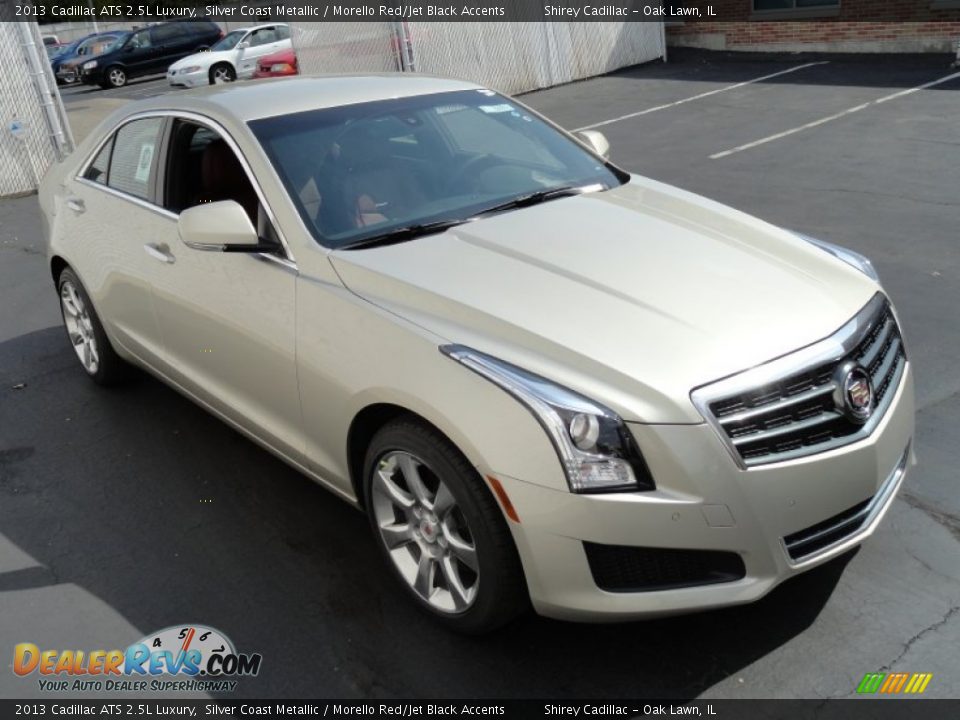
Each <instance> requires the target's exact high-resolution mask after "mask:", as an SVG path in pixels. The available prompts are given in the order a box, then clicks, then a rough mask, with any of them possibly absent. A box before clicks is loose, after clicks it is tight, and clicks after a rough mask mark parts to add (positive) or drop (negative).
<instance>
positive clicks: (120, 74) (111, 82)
mask: <svg viewBox="0 0 960 720" xmlns="http://www.w3.org/2000/svg"><path fill="white" fill-rule="evenodd" d="M126 84H127V71H126V70H124V69H123V68H122V67H120V66H119V65H113V66H111V67H108V68H107V69H106V70H105V71H104V73H103V86H104V87H105V88H122V87H123V86H124V85H126Z"/></svg>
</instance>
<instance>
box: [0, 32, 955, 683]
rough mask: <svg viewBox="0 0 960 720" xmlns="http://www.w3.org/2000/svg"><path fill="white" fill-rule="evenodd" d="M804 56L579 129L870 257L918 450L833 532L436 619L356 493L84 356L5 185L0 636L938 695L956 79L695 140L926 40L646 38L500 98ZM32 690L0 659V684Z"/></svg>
mask: <svg viewBox="0 0 960 720" xmlns="http://www.w3.org/2000/svg"><path fill="white" fill-rule="evenodd" d="M819 60H827V61H828V62H827V63H826V64H821V65H816V66H813V67H809V68H806V69H803V70H798V71H796V72H791V73H789V74H785V75H782V76H779V77H777V78H774V79H771V80H769V81H764V82H758V83H754V84H750V85H745V86H742V87H739V88H735V89H730V90H725V91H723V92H721V93H717V94H714V95H711V96H709V97H705V98H703V99H699V100H694V101H691V102H689V103H685V104H682V105H678V106H675V107H669V108H666V109H663V110H658V111H655V112H649V113H647V114H644V115H639V116H636V117H632V118H629V119H626V120H623V121H620V122H615V123H611V124H609V125H606V126H604V127H603V128H602V129H603V132H605V133H606V135H607V137H608V138H609V139H610V141H611V145H612V148H613V158H614V160H615V161H617V162H618V163H619V164H620V165H622V166H624V167H626V168H628V169H630V170H633V171H635V172H638V173H642V174H645V175H649V176H651V177H654V178H657V179H659V180H663V181H666V182H669V183H673V184H676V185H678V186H681V187H683V188H686V189H688V190H692V191H694V192H698V193H701V194H703V195H706V196H708V197H710V198H713V199H716V200H719V201H721V202H724V203H727V204H729V205H732V206H734V207H737V208H740V209H742V210H745V211H747V212H750V213H753V214H755V215H758V216H760V217H762V218H764V219H766V220H769V221H771V222H774V223H777V224H779V225H782V226H785V227H790V228H794V229H797V230H800V231H802V232H805V233H808V234H811V235H816V236H820V237H823V238H824V239H827V240H831V241H834V242H837V243H840V244H843V245H848V246H850V247H853V248H855V249H857V250H859V251H861V252H864V253H865V254H867V255H869V256H871V257H872V258H873V259H874V262H875V264H876V266H877V268H878V269H879V272H880V274H881V276H882V278H883V280H884V283H885V286H886V288H887V290H888V292H889V294H890V295H891V297H892V298H893V300H894V301H895V302H896V304H897V306H898V308H899V311H900V315H901V318H902V321H903V327H904V332H905V336H906V340H907V343H908V351H909V353H910V359H911V361H912V362H913V364H914V367H915V373H916V380H917V397H918V403H919V405H918V414H917V437H916V445H915V449H916V454H917V457H918V459H919V464H918V465H917V466H916V467H915V468H914V469H913V470H912V471H911V473H910V474H909V476H908V479H907V481H906V483H905V486H904V488H903V490H902V492H901V494H900V496H899V498H898V499H897V501H896V502H895V503H894V505H893V507H892V508H891V511H890V513H889V514H888V515H887V517H886V519H885V521H884V523H883V525H882V526H881V528H880V529H879V530H878V532H877V533H876V535H875V536H874V537H873V538H872V539H871V540H870V541H869V542H867V543H866V544H865V545H864V546H863V547H862V548H860V549H859V550H858V551H855V552H853V553H850V554H848V555H846V556H844V557H843V558H840V559H838V560H837V561H835V562H832V563H830V564H828V565H826V566H824V567H821V568H819V569H816V570H814V571H811V572H809V573H807V574H805V575H802V576H800V577H798V578H795V579H794V580H792V581H790V582H788V583H785V584H784V585H782V586H781V587H779V588H778V589H777V590H775V591H774V592H773V593H771V594H770V595H769V596H767V597H766V598H764V599H763V600H762V601H760V602H758V603H756V604H754V605H750V606H745V607H740V608H734V609H730V610H724V611H719V612H712V613H706V614H700V615H691V616H686V617H681V618H676V619H669V620H659V621H655V622H647V623H631V624H627V625H614V626H584V625H574V624H567V623H560V622H554V621H548V620H544V619H540V618H536V617H532V616H531V617H526V618H524V619H522V620H521V621H519V622H518V623H516V624H515V625H513V626H511V627H510V628H508V629H507V630H505V631H503V632H501V633H498V634H495V635H492V636H490V637H485V638H479V639H467V638H462V637H458V636H455V635H451V634H449V633H447V632H445V631H443V630H441V629H439V628H437V627H435V626H434V625H432V624H431V623H430V622H429V621H428V620H426V619H425V618H423V617H421V615H420V614H419V613H418V612H417V611H415V610H414V609H413V608H411V607H410V605H409V604H408V603H407V602H406V600H405V598H404V597H403V596H402V594H401V593H400V591H399V589H398V588H395V587H394V586H393V584H392V582H391V580H390V578H389V577H387V575H386V574H385V573H384V572H383V571H382V568H381V566H380V565H379V564H378V558H377V556H376V554H375V550H374V547H373V544H372V542H371V541H370V540H369V539H368V535H367V527H366V525H365V522H364V519H363V518H362V517H361V516H360V514H359V513H357V512H356V511H354V510H352V509H350V508H349V507H348V506H347V505H345V504H344V503H342V502H341V501H339V500H337V499H336V498H335V497H333V496H332V495H330V494H328V493H326V492H325V491H324V490H322V489H321V488H319V487H316V486H314V485H313V484H311V483H310V482H309V481H307V480H306V479H304V478H302V477H300V476H299V475H298V474H297V473H296V472H294V471H293V470H291V469H289V468H287V467H286V466H285V465H283V464H282V463H281V462H279V461H277V460H275V459H274V458H272V457H271V456H270V455H268V454H266V453H265V452H263V451H262V450H260V449H259V448H257V447H256V446H254V445H253V444H251V443H249V442H248V441H246V440H245V439H243V438H241V437H240V436H239V435H237V434H236V433H234V432H233V431H231V430H230V429H229V428H227V427H226V426H224V425H223V424H221V423H219V422H218V421H216V420H214V419H213V418H212V417H210V416H209V415H207V414H205V413H204V412H203V411H202V410H200V409H199V408H198V407H196V406H194V405H192V404H191V403H190V402H188V401H186V400H184V399H183V398H181V397H180V396H178V395H177V394H176V393H175V392H173V391H172V390H170V389H168V388H166V387H164V386H163V385H161V384H159V383H158V382H156V381H154V380H152V379H150V378H146V377H142V378H139V379H138V380H137V381H135V382H134V383H133V384H132V385H131V386H129V387H126V388H124V389H120V390H112V391H104V390H101V389H98V388H95V387H93V386H92V385H91V384H90V383H88V382H87V381H86V379H85V378H84V377H83V375H82V371H81V370H80V368H79V366H78V365H77V364H76V362H75V359H74V357H73V355H72V352H71V350H70V349H69V347H68V346H67V343H66V339H65V337H64V334H63V331H62V329H61V328H60V325H59V316H58V310H57V303H56V296H55V293H54V290H53V286H52V283H51V279H50V274H49V271H48V269H47V267H46V264H45V260H44V257H43V255H42V240H41V237H40V232H41V228H40V221H39V218H38V215H37V209H36V199H35V198H34V197H27V198H21V199H16V200H4V201H0V300H2V307H3V311H2V314H0V652H2V653H5V654H7V657H8V658H9V657H10V656H11V650H12V645H13V644H14V643H15V642H20V641H26V640H29V641H31V642H36V643H37V644H39V645H45V646H48V647H57V648H65V647H72V648H103V647H107V648H111V647H124V646H125V645H126V644H128V643H130V642H132V641H134V640H136V639H137V638H139V637H140V636H141V635H144V634H146V633H147V632H150V631H153V630H157V629H160V628H163V627H166V626H169V625H173V624H180V623H184V622H199V623H206V624H209V625H212V626H214V627H217V628H220V629H222V630H223V631H224V632H226V633H227V634H228V635H229V636H230V637H231V638H232V639H233V641H234V642H235V644H236V645H237V646H238V648H240V649H241V650H243V651H248V652H260V653H262V654H263V656H264V662H263V670H262V672H261V675H260V676H259V677H257V678H256V679H251V680H249V681H247V682H244V683H242V684H241V686H240V688H239V689H238V691H237V693H236V694H237V695H238V696H244V697H277V698H279V697H316V696H340V697H374V696H394V697H465V696H480V697H538V696H539V697H548V698H556V699H560V698H564V697H608V698H614V697H637V698H641V697H648V698H657V697H661V698H662V697H672V698H693V697H700V698H760V697H779V698H794V697H802V698H826V697H850V696H852V695H853V694H854V690H855V688H856V685H857V684H858V682H859V681H860V679H861V678H862V677H863V675H864V673H866V672H875V671H883V670H895V671H905V672H931V673H933V674H934V678H933V680H932V682H931V683H930V685H929V687H928V690H927V693H926V694H927V695H928V696H932V697H960V662H958V660H960V651H958V647H960V612H958V611H960V552H958V550H960V493H958V492H957V468H958V467H960V442H958V439H960V436H958V432H957V428H958V427H960V363H958V362H957V359H958V358H960V315H958V312H957V309H958V298H960V253H958V249H957V231H958V227H960V210H958V205H960V203H958V195H957V192H958V177H960V176H958V174H957V158H958V155H957V151H958V149H960V125H958V124H957V122H956V118H957V115H958V112H960V92H958V91H960V81H958V80H953V81H950V82H945V83H943V84H940V85H938V86H936V87H932V88H929V89H925V90H920V91H917V92H914V93H911V94H909V95H905V96H903V97H899V98H897V99H894V100H891V101H890V102H885V103H883V104H877V105H871V106H870V107H869V108H868V109H866V110H864V111H862V112H858V113H857V114H854V115H850V116H848V117H843V118H841V119H838V120H836V121H831V122H828V123H825V124H822V125H819V126H816V127H813V128H811V129H809V130H804V131H802V132H796V133H794V134H791V135H789V136H788V137H784V138H782V139H779V140H775V141H772V142H768V143H765V144H763V145H760V146H758V147H754V148H752V149H749V150H745V151H743V152H738V153H736V154H733V155H730V156H727V157H723V158H720V159H711V158H710V156H711V155H712V154H715V153H717V152H718V151H723V150H726V149H728V148H733V147H737V146H740V145H743V144H747V143H750V142H752V141H754V140H756V139H758V138H765V137H768V136H771V135H774V134H776V133H779V132H782V131H784V130H786V129H788V128H793V127H796V126H801V125H804V124H806V123H810V122H812V121H815V120H817V119H819V118H823V117H826V116H829V115H833V114H836V113H838V112H840V111H841V110H843V109H844V108H848V107H851V106H855V105H859V104H862V103H865V102H869V101H871V100H874V99H877V98H879V97H883V96H885V95H889V94H891V93H894V92H897V91H900V90H906V89H910V88H913V87H916V86H918V85H921V84H923V83H927V82H930V81H932V80H935V79H937V78H939V77H941V76H945V75H947V74H949V73H950V72H951V71H950V70H949V68H948V65H949V62H950V58H948V57H945V56H903V57H871V56H850V57H843V56H819V55H818V56H811V57H808V56H804V55H745V54H744V55H737V54H725V53H707V52H699V51H679V50H671V54H670V62H669V63H667V64H661V63H652V64H648V65H644V66H641V67H637V68H632V69H629V70H626V71H623V72H619V73H615V74H613V75H610V76H606V77H602V78H596V79H593V80H590V81H586V82H581V83H575V84H572V85H568V86H564V87H559V88H554V89H551V90H547V91H542V92H538V93H532V94H529V95H527V96H525V97H524V98H523V99H524V101H525V102H527V103H529V104H531V105H532V106H533V107H535V108H536V109H538V110H540V111H542V112H544V113H546V114H547V115H548V116H550V117H551V118H553V119H554V120H556V121H557V122H559V123H560V124H562V125H564V126H566V127H571V128H574V127H582V126H584V125H588V124H592V123H597V122H602V121H604V120H607V119H610V118H614V117H619V116H622V115H628V114H631V113H636V112H639V111H642V110H644V109H645V108H651V107H655V106H660V105H664V104H669V103H673V102H675V101H677V100H681V99H684V98H689V97H692V96H695V95H698V94H700V93H704V92H708V91H711V90H716V89H720V88H725V87H727V86H729V85H733V84H736V83H740V82H743V81H745V80H749V79H751V78H756V77H760V76H764V75H768V74H771V73H775V72H778V71H780V70H785V69H788V68H792V67H795V66H797V65H801V64H803V63H807V62H812V61H819ZM152 84H154V85H156V87H157V92H162V91H165V90H166V88H165V87H164V86H163V84H162V83H152ZM149 85H151V83H141V84H138V86H137V93H138V95H143V94H145V93H146V92H147V91H146V90H145V89H144V88H147V87H148V86H149ZM113 99H114V100H116V99H117V98H116V97H113ZM83 102H84V103H85V105H86V107H90V103H92V102H93V100H90V99H89V98H87V97H86V96H84V98H83ZM69 106H70V103H68V108H69ZM703 300H704V302H709V300H710V299H709V298H704V299H703ZM758 302H762V298H758ZM210 500H212V502H201V501H210ZM8 662H9V661H8ZM38 694H39V691H38V689H37V686H36V681H35V680H22V679H19V678H15V677H14V676H13V675H12V673H10V672H0V695H2V696H4V697H28V696H36V695H38Z"/></svg>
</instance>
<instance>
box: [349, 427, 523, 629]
mask: <svg viewBox="0 0 960 720" xmlns="http://www.w3.org/2000/svg"><path fill="white" fill-rule="evenodd" d="M364 468H365V469H364V478H365V488H364V489H365V493H366V500H367V511H368V515H369V518H370V524H371V527H372V529H373V534H374V537H375V538H376V540H377V544H378V545H379V547H380V549H381V551H382V552H383V555H384V557H385V559H386V561H387V564H388V566H389V567H390V568H391V570H392V572H393V574H394V575H395V576H396V577H397V578H398V579H399V580H400V582H401V584H402V585H403V586H404V587H405V588H406V590H407V591H408V593H409V594H410V595H411V597H413V599H414V600H415V602H416V603H417V604H418V605H419V606H420V607H421V608H422V609H424V610H426V611H427V612H429V613H430V614H431V615H433V616H434V617H435V618H436V619H438V620H439V621H440V622H442V623H444V624H445V625H447V626H449V627H450V628H452V629H454V630H457V631H460V632H464V633H471V634H477V633H484V632H489V631H491V630H495V629H496V628H498V627H501V626H502V625H504V624H506V623H507V622H509V621H510V620H512V619H513V618H515V617H516V616H517V615H518V614H519V613H520V612H521V611H522V610H523V609H524V607H525V606H526V605H527V602H528V596H527V591H526V585H525V582H524V578H523V571H522V569H521V566H520V561H519V558H518V557H517V551H516V548H515V547H514V545H513V538H512V537H511V535H510V530H509V528H508V527H507V524H506V521H505V520H504V517H503V514H502V513H501V512H500V508H499V507H498V506H497V504H496V502H495V501H494V499H493V497H492V495H491V493H490V492H489V491H488V490H487V488H486V487H485V486H484V484H483V481H482V480H481V479H480V477H479V476H478V475H477V473H476V471H475V470H474V468H473V467H472V466H471V465H470V463H469V462H468V461H467V460H466V459H465V458H464V457H463V456H462V455H461V454H460V453H459V452H458V451H457V450H456V448H454V447H453V446H452V445H451V444H450V443H449V441H447V440H446V439H445V438H444V437H443V436H441V435H440V434H439V433H437V432H436V431H435V430H433V429H432V428H430V427H429V426H427V425H426V424H423V423H421V422H418V421H416V420H413V419H401V420H397V421H394V422H392V423H389V424H388V425H386V426H385V427H384V428H382V429H381V430H380V431H379V432H378V433H377V434H376V436H375V437H374V439H373V441H372V442H371V444H370V447H369V449H368V450H367V455H366V462H365V465H364Z"/></svg>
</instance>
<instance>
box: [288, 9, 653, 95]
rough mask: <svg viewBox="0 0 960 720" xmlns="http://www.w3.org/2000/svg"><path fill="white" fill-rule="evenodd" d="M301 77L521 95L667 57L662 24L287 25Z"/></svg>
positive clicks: (394, 23) (463, 23)
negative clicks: (392, 79) (392, 80)
mask: <svg viewBox="0 0 960 720" xmlns="http://www.w3.org/2000/svg"><path fill="white" fill-rule="evenodd" d="M293 25H295V26H296V27H297V32H295V33H293V38H294V43H295V46H296V50H297V57H298V59H299V62H300V67H301V72H303V73H338V72H385V71H395V70H407V71H411V70H412V71H416V72H423V73H430V74H434V75H442V76H444V77H454V78H459V79H463V80H471V81H473V82H476V83H479V84H481V85H485V86H488V87H492V88H495V89H497V90H500V91H502V92H507V93H520V92H526V91H529V90H536V89H537V88H544V87H550V86H552V85H559V84H562V83H566V82H571V81H573V80H579V79H582V78H587V77H593V76H594V75H602V74H603V73H608V72H611V71H613V70H616V69H618V68H622V67H627V66H629V65H637V64H639V63H643V62H648V61H650V60H655V59H657V58H666V42H665V38H664V29H663V23H654V22H643V23H639V22H581V23H550V22H523V23H518V22H514V23H512V22H391V23H367V22H356V23H311V22H305V23H293Z"/></svg>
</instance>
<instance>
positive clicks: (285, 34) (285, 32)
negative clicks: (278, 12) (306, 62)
mask: <svg viewBox="0 0 960 720" xmlns="http://www.w3.org/2000/svg"><path fill="white" fill-rule="evenodd" d="M289 39H290V28H289V26H287V25H277V40H289Z"/></svg>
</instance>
